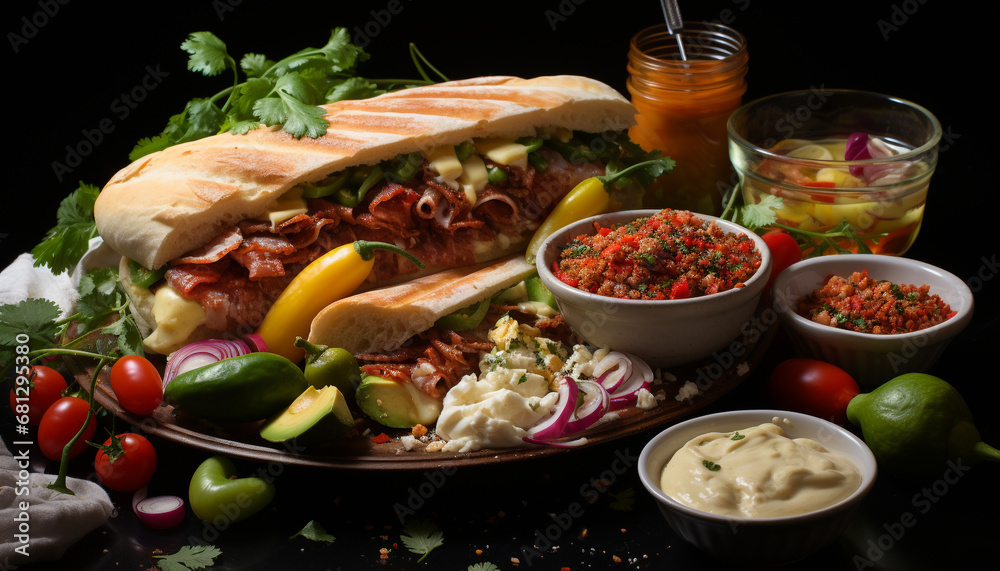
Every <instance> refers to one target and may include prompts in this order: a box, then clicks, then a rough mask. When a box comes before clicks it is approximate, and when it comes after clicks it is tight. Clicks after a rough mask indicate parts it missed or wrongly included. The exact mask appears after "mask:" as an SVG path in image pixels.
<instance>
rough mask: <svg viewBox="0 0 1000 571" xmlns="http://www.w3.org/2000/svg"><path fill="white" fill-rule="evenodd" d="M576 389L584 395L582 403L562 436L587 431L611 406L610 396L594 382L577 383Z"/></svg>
mask: <svg viewBox="0 0 1000 571" xmlns="http://www.w3.org/2000/svg"><path fill="white" fill-rule="evenodd" d="M577 387H578V388H579V389H580V392H582V393H584V394H585V396H584V401H583V404H582V405H580V408H578V409H577V410H576V412H575V413H574V414H573V418H572V419H570V421H569V422H567V423H566V427H565V431H564V432H563V435H568V434H573V433H575V432H580V431H581V430H585V429H587V428H588V427H590V425H592V424H594V423H595V422H597V421H598V420H600V418H601V417H602V416H604V413H606V412H608V408H609V407H610V406H611V395H609V394H608V391H607V390H606V389H605V388H604V387H603V386H602V385H600V384H598V383H596V382H594V381H586V380H583V381H577Z"/></svg>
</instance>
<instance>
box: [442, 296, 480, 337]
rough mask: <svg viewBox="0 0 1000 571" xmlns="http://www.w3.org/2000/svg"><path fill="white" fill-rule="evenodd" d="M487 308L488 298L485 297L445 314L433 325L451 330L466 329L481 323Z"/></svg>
mask: <svg viewBox="0 0 1000 571" xmlns="http://www.w3.org/2000/svg"><path fill="white" fill-rule="evenodd" d="M489 310H490V298H486V299H484V300H482V301H480V302H478V303H474V304H472V305H470V306H469V307H466V308H464V309H460V310H458V311H456V312H454V313H450V314H448V315H445V316H444V317H442V318H440V319H438V320H437V321H435V322H434V327H436V328H438V329H450V330H452V331H468V330H469V329H472V328H474V327H476V326H478V325H479V324H480V323H482V322H483V319H484V318H485V317H486V313H487V312H489Z"/></svg>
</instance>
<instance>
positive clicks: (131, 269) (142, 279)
mask: <svg viewBox="0 0 1000 571" xmlns="http://www.w3.org/2000/svg"><path fill="white" fill-rule="evenodd" d="M165 273H167V266H163V267H162V268H160V269H158V270H148V269H146V268H144V267H142V265H140V264H139V263H138V262H136V261H134V260H129V261H128V277H129V279H130V280H132V283H133V284H135V285H136V286H137V287H145V288H148V287H149V286H151V285H153V284H155V283H156V282H158V281H160V279H161V278H162V277H163V274H165Z"/></svg>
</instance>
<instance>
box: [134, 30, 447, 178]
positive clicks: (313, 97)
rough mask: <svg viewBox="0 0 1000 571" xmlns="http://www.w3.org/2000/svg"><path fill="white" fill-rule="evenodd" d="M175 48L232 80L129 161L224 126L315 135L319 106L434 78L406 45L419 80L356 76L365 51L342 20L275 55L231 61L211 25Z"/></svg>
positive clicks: (196, 65) (199, 69)
mask: <svg viewBox="0 0 1000 571" xmlns="http://www.w3.org/2000/svg"><path fill="white" fill-rule="evenodd" d="M181 49H183V50H184V51H186V52H187V53H188V54H189V58H188V69H189V70H191V71H193V72H196V73H200V74H202V75H205V76H216V75H220V74H223V73H226V72H230V73H232V76H233V84H232V85H231V86H229V87H227V88H226V89H223V90H222V91H219V92H218V93H216V94H214V95H212V96H210V97H208V98H197V99H192V100H191V101H190V102H188V104H187V105H186V106H185V107H184V110H183V111H182V112H181V113H179V114H177V115H174V116H173V117H171V118H170V120H169V122H168V123H167V126H166V127H165V128H164V129H163V131H162V132H161V133H160V134H159V135H157V136H155V137H151V138H146V139H143V140H141V141H139V143H138V145H136V147H135V149H133V150H132V153H131V154H130V155H129V158H130V159H131V160H133V161H134V160H136V159H138V158H140V157H142V156H144V155H147V154H149V153H151V152H154V151H158V150H161V149H163V148H166V147H169V146H171V145H175V144H178V143H183V142H187V141H193V140H196V139H200V138H202V137H207V136H209V135H214V134H217V133H222V132H226V131H232V132H234V133H238V134H244V133H247V132H249V131H251V130H253V129H256V128H258V127H259V126H261V125H267V126H274V125H280V126H281V127H282V129H284V130H285V131H286V132H287V133H289V134H290V135H292V136H293V137H295V138H301V137H305V136H308V137H312V138H316V137H321V136H323V135H324V134H325V133H326V129H327V122H326V120H325V119H323V115H324V114H325V111H324V110H323V108H321V107H320V105H324V104H327V103H333V102H336V101H341V100H344V99H365V98H368V97H373V96H375V95H380V94H382V93H385V92H387V91H392V90H395V89H399V88H404V87H411V86H414V85H426V84H430V83H434V81H433V80H431V79H430V78H429V77H428V76H427V74H426V73H424V71H423V68H422V67H421V64H420V62H421V61H423V62H424V63H427V62H426V60H425V59H424V58H423V55H422V54H420V52H419V51H417V49H416V46H413V45H412V44H411V45H410V54H411V56H412V57H413V60H414V63H415V64H416V66H417V69H418V71H419V72H420V74H421V75H422V76H423V79H407V80H399V79H382V80H376V79H366V78H363V77H359V76H357V75H356V70H357V66H358V64H360V63H362V62H364V61H365V60H367V59H368V58H369V57H370V55H369V54H368V53H366V52H365V51H364V49H362V48H361V47H359V46H356V45H354V44H353V43H351V36H350V33H349V32H348V30H347V28H342V27H341V28H334V29H333V30H332V31H331V33H330V38H329V40H328V41H327V43H326V44H325V45H323V46H322V47H319V48H305V49H303V50H300V51H298V52H295V53H293V54H292V55H290V56H288V57H285V58H284V59H281V60H278V61H273V60H270V59H268V58H267V56H265V55H263V54H257V53H247V54H245V55H244V56H243V57H242V58H241V59H240V61H239V64H237V62H236V59H235V58H234V57H233V56H231V55H230V54H229V51H228V48H227V47H226V44H225V42H223V41H222V40H221V39H219V38H218V37H217V36H215V35H214V34H212V33H211V32H194V33H192V34H190V35H189V36H188V38H187V39H186V40H185V41H184V42H183V43H182V44H181ZM427 65H428V67H430V68H431V69H432V70H434V72H435V73H437V74H438V75H439V76H440V77H441V78H442V79H447V78H445V77H444V75H442V74H441V73H440V72H438V71H437V70H436V69H435V68H434V67H433V66H430V65H429V64H427ZM241 72H242V74H243V76H244V77H243V78H242V79H241V77H240V73H241Z"/></svg>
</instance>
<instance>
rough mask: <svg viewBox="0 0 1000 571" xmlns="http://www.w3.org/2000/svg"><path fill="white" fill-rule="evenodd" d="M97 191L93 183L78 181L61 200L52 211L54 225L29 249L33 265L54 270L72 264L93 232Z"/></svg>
mask: <svg viewBox="0 0 1000 571" xmlns="http://www.w3.org/2000/svg"><path fill="white" fill-rule="evenodd" d="M100 192H101V190H100V189H99V188H97V187H96V186H93V185H89V184H83V183H82V182H81V183H80V186H79V187H78V188H77V189H76V190H74V191H73V192H72V193H70V195H69V196H67V197H66V198H64V199H63V200H62V202H61V203H60V204H59V209H58V210H57V211H56V225H55V226H54V227H53V228H52V229H50V230H49V231H48V233H47V234H46V235H45V238H44V239H43V240H42V242H41V243H40V244H38V245H37V246H35V247H34V248H33V249H32V250H31V255H32V257H34V259H35V262H34V263H35V265H36V266H48V267H49V268H50V269H51V270H52V272H53V273H55V274H61V273H63V272H66V271H69V270H71V269H72V268H73V267H74V266H76V264H77V262H78V261H80V258H82V257H83V255H84V254H85V253H86V252H87V249H88V248H89V247H90V239H91V238H94V237H96V236H97V225H96V224H94V201H96V200H97V195H98V194H99V193H100Z"/></svg>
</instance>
